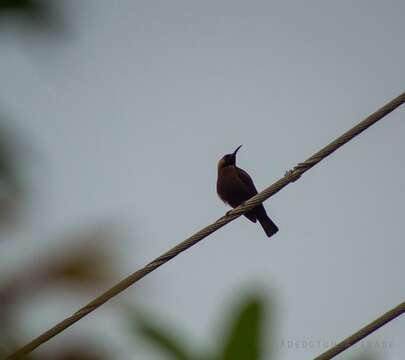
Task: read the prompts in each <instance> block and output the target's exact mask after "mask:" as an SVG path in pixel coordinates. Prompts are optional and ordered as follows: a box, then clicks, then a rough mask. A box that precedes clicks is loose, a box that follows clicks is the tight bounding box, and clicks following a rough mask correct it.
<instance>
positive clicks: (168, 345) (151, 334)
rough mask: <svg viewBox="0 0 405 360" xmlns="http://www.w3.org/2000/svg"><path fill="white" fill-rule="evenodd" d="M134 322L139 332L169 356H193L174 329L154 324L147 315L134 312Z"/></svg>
mask: <svg viewBox="0 0 405 360" xmlns="http://www.w3.org/2000/svg"><path fill="white" fill-rule="evenodd" d="M132 315H133V316H132V324H133V326H134V329H135V330H136V332H137V333H138V334H140V335H141V336H142V337H143V338H145V339H146V340H147V341H148V342H150V343H151V344H152V345H154V346H156V347H157V348H158V349H160V350H161V351H162V352H164V353H166V355H167V357H168V358H170V359H176V360H191V359H193V357H192V356H191V355H190V354H188V350H187V349H185V346H184V345H183V344H182V342H181V340H179V339H178V338H179V336H176V335H175V331H173V329H170V330H166V329H163V327H162V326H160V325H157V324H153V323H152V321H151V320H149V319H147V318H146V316H143V315H140V314H139V313H135V314H132Z"/></svg>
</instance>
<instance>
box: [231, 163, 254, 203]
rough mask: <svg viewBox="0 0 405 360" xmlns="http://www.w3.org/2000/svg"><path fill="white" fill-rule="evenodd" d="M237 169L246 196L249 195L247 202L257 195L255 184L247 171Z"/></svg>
mask: <svg viewBox="0 0 405 360" xmlns="http://www.w3.org/2000/svg"><path fill="white" fill-rule="evenodd" d="M236 169H237V175H238V178H239V180H240V181H241V182H242V183H243V185H244V189H245V191H246V195H248V197H247V198H246V200H247V199H249V198H251V197H252V196H254V195H256V194H257V190H256V187H255V184H254V183H253V180H252V178H251V177H250V176H249V174H248V173H247V172H246V171H245V170H243V169H241V168H238V167H236Z"/></svg>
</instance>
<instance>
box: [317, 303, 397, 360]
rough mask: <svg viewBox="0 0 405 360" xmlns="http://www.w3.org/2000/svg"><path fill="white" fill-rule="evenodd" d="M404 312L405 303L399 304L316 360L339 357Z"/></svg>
mask: <svg viewBox="0 0 405 360" xmlns="http://www.w3.org/2000/svg"><path fill="white" fill-rule="evenodd" d="M404 312H405V301H404V302H403V303H402V304H399V305H398V306H396V307H395V308H393V309H392V310H390V311H388V312H386V313H385V314H384V315H382V316H380V317H379V318H378V319H375V320H374V321H373V322H371V323H370V324H368V325H366V326H365V327H363V328H362V329H360V330H359V331H357V332H355V333H354V334H353V335H351V336H349V337H348V338H346V339H344V340H343V341H342V342H340V343H339V344H337V345H335V346H334V347H333V348H331V349H329V350H328V351H326V352H324V353H323V354H321V355H319V356H318V357H316V358H315V359H314V360H329V359H332V358H334V357H335V356H336V355H339V354H340V353H341V352H343V351H345V350H346V349H348V348H349V347H351V346H353V345H354V344H356V343H357V342H359V341H360V340H362V339H364V338H365V337H366V336H368V335H370V334H371V333H373V332H374V331H376V330H378V329H379V328H380V327H382V326H384V325H385V324H387V323H388V322H390V321H391V320H394V319H395V318H397V317H398V316H400V315H402V314H403V313H404Z"/></svg>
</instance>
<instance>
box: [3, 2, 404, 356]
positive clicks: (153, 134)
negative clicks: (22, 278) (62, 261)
mask: <svg viewBox="0 0 405 360" xmlns="http://www.w3.org/2000/svg"><path fill="white" fill-rule="evenodd" d="M60 5H61V6H64V8H63V9H59V10H60V12H61V15H63V16H62V17H63V21H64V26H65V28H66V33H65V34H63V35H59V36H43V37H42V38H41V39H40V40H38V41H34V37H33V36H17V35H16V33H14V32H12V31H10V32H5V33H3V34H1V35H0V40H1V41H0V68H1V83H2V86H1V87H0V106H1V111H2V113H3V114H5V115H4V118H5V119H6V120H4V122H7V123H6V124H5V125H6V127H7V128H11V129H12V130H13V131H14V132H15V133H16V134H19V135H20V136H21V138H23V139H24V141H25V142H26V143H28V144H29V146H28V149H32V151H33V154H32V157H33V160H32V162H31V163H30V164H31V168H30V177H31V179H32V184H33V185H32V189H31V197H30V201H29V204H28V208H27V211H26V212H25V213H24V221H23V222H22V225H21V226H20V227H19V228H18V229H17V230H16V231H15V232H14V233H12V234H10V235H9V236H10V238H9V241H8V242H7V246H3V247H2V249H4V251H3V254H4V255H3V256H5V257H8V259H11V260H12V261H10V263H13V265H10V264H8V265H6V264H5V260H2V262H3V264H2V265H1V268H2V269H6V268H7V267H9V266H13V267H14V268H18V266H20V265H21V263H23V262H24V261H25V259H32V257H33V256H34V255H35V254H40V253H41V252H43V251H45V250H46V249H47V248H49V246H50V245H52V246H53V247H54V248H55V249H57V248H58V244H57V243H56V242H57V241H58V239H61V240H60V241H63V237H62V236H61V235H63V234H65V233H66V232H70V231H73V230H75V229H80V228H81V227H86V226H91V225H92V224H93V225H97V224H103V223H107V224H110V223H114V224H115V225H117V226H118V227H119V228H120V229H121V230H120V236H119V237H118V238H117V240H116V243H115V246H116V248H117V251H118V253H119V254H120V259H121V261H120V264H119V266H117V275H116V276H117V280H118V278H121V277H123V276H126V275H127V274H129V273H130V272H132V271H134V270H136V269H137V268H138V267H139V266H141V265H143V264H144V263H146V262H148V261H150V260H151V259H153V258H154V257H156V256H158V255H160V254H161V253H162V252H163V251H165V250H167V249H168V248H169V247H171V246H173V245H175V244H176V243H178V242H179V241H181V240H183V239H184V238H185V237H186V236H188V235H190V234H192V233H193V232H194V231H196V230H198V229H200V228H201V227H203V226H205V225H207V224H208V223H209V222H212V221H213V220H215V219H216V218H218V217H220V216H222V215H223V214H224V212H225V211H227V210H229V209H228V208H227V207H225V205H224V204H223V203H222V202H221V201H220V200H219V199H218V198H217V196H216V192H215V182H216V175H217V174H216V164H217V161H218V160H219V158H220V157H222V156H223V155H224V154H226V153H229V152H231V151H233V150H234V149H235V147H236V146H238V145H240V144H243V145H244V146H243V148H242V149H241V150H240V151H239V157H238V165H239V166H240V167H242V168H244V169H245V170H247V171H248V172H249V173H250V174H251V176H252V177H253V179H254V181H255V183H256V186H257V187H258V189H259V190H260V189H263V188H264V187H266V186H268V185H270V184H271V183H273V182H274V181H275V180H277V179H279V178H280V177H281V176H282V175H283V174H284V172H285V171H286V170H288V169H290V168H292V167H293V166H294V165H295V164H296V163H297V162H300V161H303V160H305V159H306V158H307V157H308V156H309V155H311V154H312V153H313V152H315V151H317V150H318V149H320V148H321V147H322V146H324V145H326V144H327V143H328V142H329V141H331V140H333V139H334V138H335V137H337V136H338V135H340V134H341V133H342V132H344V131H346V130H347V129H348V128H350V127H351V126H353V125H354V124H356V123H357V122H359V121H360V120H362V119H363V118H364V117H365V116H367V115H368V114H370V113H371V112H373V111H375V110H376V109H378V108H379V107H380V106H382V105H383V104H385V103H386V102H387V101H389V100H391V99H392V98H394V97H395V96H397V95H399V94H400V93H401V92H402V91H404V90H405V89H404V85H405V71H404V64H405V46H404V34H405V21H404V14H405V3H404V2H403V1H335V2H326V1H306V2H303V1H284V2H275V1H235V0H234V1H198V2H197V1H177V0H175V1H153V0H152V1H129V0H128V1H119V2H115V3H114V4H113V3H112V2H111V1H101V0H97V1H95V0H93V1H90V0H88V1H78V0H76V1H70V2H64V3H63V4H62V3H61V4H60ZM404 114H405V109H404V108H400V109H398V110H397V111H395V112H394V113H392V114H390V115H389V116H387V117H386V118H385V119H384V120H382V121H381V122H380V123H378V124H377V125H375V126H373V127H372V128H371V129H369V130H367V131H366V133H364V134H362V135H361V136H359V137H358V138H356V139H355V140H354V141H352V142H351V143H349V144H348V145H346V146H345V147H343V148H342V149H340V150H339V151H338V152H336V153H335V154H334V155H333V156H331V157H330V158H328V159H327V160H325V161H324V162H322V163H321V164H319V165H318V166H316V167H315V168H314V169H313V170H311V171H310V172H308V173H307V174H305V176H303V177H302V178H301V179H300V180H299V181H298V182H296V183H294V184H292V185H290V186H288V187H287V188H286V189H284V190H283V191H282V192H280V193H279V194H277V195H276V196H275V197H274V198H272V199H271V200H270V201H267V202H266V203H265V207H266V209H267V210H268V213H269V214H270V215H271V217H272V218H273V220H274V221H275V222H276V223H277V225H278V226H279V228H280V231H279V233H278V234H277V235H276V236H274V237H272V238H271V239H267V238H266V237H265V235H264V233H263V231H262V229H261V228H260V227H259V226H258V225H255V224H252V223H250V222H248V221H247V220H245V219H242V218H240V219H238V220H236V221H235V222H233V223H231V224H229V225H227V226H226V227H225V228H223V229H222V230H220V231H218V232H217V233H215V234H214V235H212V236H210V237H209V238H207V239H206V240H204V241H203V242H202V243H201V244H199V245H197V246H195V247H194V248H192V249H191V250H189V251H187V252H186V253H185V254H183V255H181V256H179V257H178V258H176V259H175V260H174V261H172V262H170V263H169V264H167V265H165V266H164V267H162V268H160V269H159V270H158V271H156V272H154V273H153V274H151V275H150V276H148V277H147V278H145V279H144V280H142V283H141V284H140V286H139V287H138V286H135V287H133V288H131V289H130V290H128V291H127V292H126V293H125V294H123V295H121V298H122V300H125V301H127V302H130V303H136V304H140V305H142V306H145V307H147V308H148V309H149V310H151V311H152V312H154V313H155V312H156V313H157V314H158V315H159V317H161V318H162V319H163V320H164V321H165V322H166V323H167V324H169V325H174V326H177V327H178V328H179V329H180V330H181V331H183V333H184V334H186V339H187V341H189V342H190V343H191V344H193V345H196V346H199V347H205V346H206V347H208V348H209V347H211V346H213V343H215V342H217V341H218V339H217V337H216V334H218V333H220V329H221V325H222V324H221V319H222V318H223V317H224V316H225V315H226V311H227V308H228V305H229V304H232V303H233V301H235V300H236V299H237V298H238V297H239V296H240V295H241V294H243V292H244V291H245V290H246V289H250V288H252V287H255V286H258V287H260V288H261V289H262V291H263V292H264V293H265V294H266V295H267V297H268V298H269V299H271V300H274V302H275V305H276V307H275V309H276V310H277V326H276V341H277V342H276V345H277V349H276V354H277V359H278V360H287V359H288V360H296V359H297V360H298V359H307V358H311V357H314V356H315V355H317V354H319V353H321V352H322V351H323V350H324V349H323V348H319V347H314V348H311V349H302V348H299V347H294V348H286V347H283V346H282V345H281V344H282V341H283V340H284V341H288V340H293V341H310V340H312V341H317V340H326V341H339V340H341V339H342V338H344V337H346V336H348V335H350V334H351V333H352V332H353V331H355V330H357V329H358V328H360V327H361V326H363V325H364V324H365V323H367V322H369V321H370V320H372V319H374V318H375V317H377V316H378V315H380V314H382V313H383V312H385V311H387V310H388V309H390V308H391V307H393V306H395V305H397V304H398V303H400V302H401V301H403V300H404V295H405V285H404V278H403V275H404V260H403V257H404V252H405V243H404V240H403V227H402V225H403V221H404V219H403V214H404V210H403V206H404V205H403V204H404V200H405V192H404V183H405V171H404V166H403V164H404V156H405V155H404V154H405V145H404V140H403V139H404V135H405V122H404ZM7 119H8V120H7ZM30 156H31V155H30ZM34 164H37V165H34ZM17 239H18V240H20V241H11V240H17ZM3 256H2V257H3ZM94 295H96V294H94ZM90 296H91V294H88V295H87V296H83V297H82V298H78V297H74V296H69V294H63V296H62V295H60V294H57V293H53V294H49V293H47V294H46V296H45V295H44V296H43V297H42V298H41V299H42V301H44V302H45V304H44V303H41V301H40V300H39V299H37V298H36V299H33V301H32V302H31V304H30V308H31V309H32V315H31V316H32V317H31V321H30V322H29V325H28V326H27V329H26V334H24V336H25V337H26V340H29V339H31V338H32V337H33V336H37V335H38V334H39V333H40V332H42V331H43V330H45V329H46V328H48V327H49V326H50V325H53V324H54V323H55V322H56V321H59V320H61V319H62V318H63V317H64V316H66V315H68V314H70V313H71V312H73V311H75V310H76V309H78V308H79V307H81V306H82V305H84V303H85V302H86V301H87V300H88V299H89V297H90ZM45 300H46V301H45ZM27 313H28V311H27ZM107 323H108V324H109V325H110V326H111V327H112V329H113V330H112V331H111V343H112V347H113V348H114V349H117V351H118V350H120V352H119V355H117V358H120V359H124V360H126V359H128V360H129V359H134V357H133V355H134V351H135V349H139V350H137V351H136V353H137V355H138V357H137V358H140V359H147V360H149V359H156V354H155V353H153V352H152V349H151V348H150V347H146V346H142V345H141V344H138V345H136V346H135V345H134V344H132V346H131V345H129V344H128V339H127V338H126V337H125V335H124V333H125V321H124V319H122V317H119V316H116V315H115V313H114V312H113V305H107V306H106V307H105V308H104V309H101V310H100V311H97V313H96V314H94V315H92V316H90V317H89V318H86V319H84V320H82V321H81V322H80V323H79V324H77V325H76V326H74V328H72V329H71V330H69V331H68V332H67V333H66V334H63V335H60V336H59V337H58V338H57V339H55V340H54V341H53V343H52V344H50V346H54V345H55V344H57V343H58V342H64V341H65V339H66V338H68V337H69V336H73V335H77V334H87V336H89V337H90V338H92V337H93V336H94V337H95V338H96V337H97V336H102V334H103V333H104V332H105V331H106V330H104V329H103V326H104V325H105V324H107ZM96 324H99V325H100V326H95V325H96ZM103 324H104V325H103ZM89 334H90V335H89ZM93 334H94V335H93ZM404 334H405V319H402V318H401V319H397V320H396V321H394V322H392V323H390V324H389V325H387V326H385V327H384V328H383V329H381V330H380V331H378V332H376V333H375V334H374V335H372V336H371V337H370V338H369V340H375V341H380V342H382V341H389V342H391V343H392V346H391V347H390V348H389V349H387V350H384V351H382V352H381V354H382V358H384V359H386V360H396V359H400V358H403V357H404V356H405V345H404V344H405V341H404ZM43 351H46V347H45V346H44V348H43ZM355 351H358V350H354V351H353V352H352V353H353V354H354V353H355ZM375 351H376V353H380V350H378V349H376V350H375ZM371 352H374V349H372V351H371ZM141 354H142V355H141ZM348 355H349V352H348ZM118 356H119V357H118Z"/></svg>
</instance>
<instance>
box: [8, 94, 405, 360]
mask: <svg viewBox="0 0 405 360" xmlns="http://www.w3.org/2000/svg"><path fill="white" fill-rule="evenodd" d="M403 103H405V92H404V93H402V94H401V95H399V96H398V97H396V98H395V99H393V100H392V101H390V102H389V103H387V104H386V105H384V106H383V107H382V108H380V109H379V110H377V111H376V112H375V113H373V114H371V115H370V116H368V117H367V118H366V119H364V120H363V121H362V122H360V123H359V124H357V125H356V126H354V127H353V128H351V129H350V130H348V131H347V132H345V133H344V134H343V135H342V136H340V137H339V138H337V139H336V140H334V141H333V142H331V143H330V144H329V145H327V146H325V147H324V148H323V149H321V150H320V151H318V152H317V153H315V154H314V155H312V156H311V157H310V158H308V159H307V160H305V161H304V162H302V163H299V164H297V165H296V166H295V167H294V168H293V169H292V170H290V171H288V172H287V173H286V175H285V176H284V177H282V178H281V179H279V180H278V181H276V182H275V183H273V184H272V185H270V186H269V187H267V188H266V189H264V190H263V191H262V192H260V193H258V194H257V195H255V196H253V197H252V198H250V199H249V200H247V201H246V202H244V203H243V204H241V205H240V206H238V207H237V208H235V209H233V210H231V211H229V212H227V213H226V215H224V216H222V217H221V218H219V219H218V220H216V221H215V222H214V223H212V224H210V225H208V226H206V227H205V228H203V229H201V230H200V231H198V232H197V233H195V234H194V235H192V236H190V237H189V238H187V239H186V240H184V241H183V242H181V243H179V244H178V245H176V246H174V247H173V248H172V249H170V250H169V251H167V252H166V253H164V254H163V255H161V256H159V257H158V258H156V259H154V260H153V261H151V262H150V263H148V264H147V265H145V266H144V267H143V268H141V269H139V270H137V271H135V272H134V273H132V274H131V275H129V276H128V277H126V278H125V279H123V280H121V281H120V282H119V283H118V284H116V285H115V286H113V287H112V288H110V289H109V290H107V291H106V292H104V293H103V294H101V295H100V296H98V297H97V298H95V299H94V300H93V301H91V302H89V303H88V304H87V305H85V306H84V307H82V308H81V309H79V310H78V311H76V312H75V313H74V314H73V315H71V316H70V317H68V318H66V319H64V320H62V321H61V322H59V323H58V324H57V325H55V326H54V327H52V328H50V329H49V330H47V331H46V332H44V333H43V334H41V335H40V336H38V337H37V338H35V339H34V340H32V341H31V342H29V343H28V344H26V345H25V346H23V347H21V348H20V349H18V350H17V351H16V352H14V353H13V354H11V355H9V356H8V357H7V358H6V360H12V359H18V358H20V357H21V356H22V355H24V354H28V353H30V352H31V351H33V350H34V349H36V348H37V347H38V346H40V345H42V344H43V343H45V342H47V341H48V340H50V339H51V338H53V337H54V336H56V335H57V334H59V333H60V332H62V331H64V330H65V329H66V328H68V327H69V326H71V325H73V324H74V323H75V322H77V321H79V320H80V319H82V318H83V317H84V316H86V315H88V314H89V313H91V312H92V311H94V310H96V309H97V308H98V307H100V306H101V305H103V304H104V303H106V302H107V301H109V300H110V299H112V298H113V297H114V296H116V295H118V294H119V293H121V292H122V291H124V290H125V289H127V288H128V287H129V286H131V285H133V284H134V283H135V282H137V281H139V280H140V279H142V278H143V277H144V276H145V275H147V274H149V273H150V272H152V271H154V270H155V269H157V268H158V267H160V266H161V265H163V264H165V263H166V262H168V261H169V260H171V259H173V258H174V257H176V256H177V255H179V254H180V253H182V252H183V251H185V250H187V249H188V248H190V247H191V246H193V245H195V244H196V243H198V242H199V241H201V240H202V239H204V238H206V237H207V236H208V235H210V234H212V233H213V232H215V231H217V230H218V229H220V228H221V227H223V226H225V225H226V224H228V223H229V222H231V221H233V220H235V219H236V218H238V217H239V216H241V215H243V214H244V213H245V212H247V211H249V210H251V209H252V208H254V207H256V206H257V205H259V204H261V203H262V202H263V201H265V200H267V199H268V198H269V197H271V196H273V195H274V194H276V193H277V192H279V191H280V190H281V189H283V188H284V187H285V186H287V185H288V184H289V183H291V182H294V181H296V180H297V179H298V178H299V177H300V176H301V175H302V174H303V173H305V172H306V171H308V170H309V169H310V168H312V167H313V166H315V165H316V164H318V163H319V162H320V161H321V160H323V159H324V158H325V157H327V156H329V155H330V154H331V153H333V152H334V151H335V150H337V149H338V148H340V147H341V146H343V145H344V144H346V143H347V142H348V141H350V140H351V139H353V138H354V137H355V136H357V135H359V134H360V133H361V132H363V131H364V130H366V129H367V128H369V127H370V126H371V125H373V124H374V123H376V122H377V121H379V120H381V119H382V118H383V117H384V116H386V115H387V114H389V113H390V112H392V111H394V110H395V109H396V108H397V107H399V106H400V105H402V104H403Z"/></svg>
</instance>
